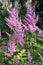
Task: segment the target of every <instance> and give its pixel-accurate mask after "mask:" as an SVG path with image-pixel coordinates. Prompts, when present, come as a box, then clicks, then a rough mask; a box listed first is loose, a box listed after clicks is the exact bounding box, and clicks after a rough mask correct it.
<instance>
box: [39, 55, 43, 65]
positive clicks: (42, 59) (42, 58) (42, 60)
mask: <svg viewBox="0 0 43 65" xmlns="http://www.w3.org/2000/svg"><path fill="white" fill-rule="evenodd" d="M39 56H40V59H41V62H42V65H43V57H42V55H40V54H39Z"/></svg>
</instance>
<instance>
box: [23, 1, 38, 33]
mask: <svg viewBox="0 0 43 65" xmlns="http://www.w3.org/2000/svg"><path fill="white" fill-rule="evenodd" d="M25 6H26V8H27V13H26V15H25V19H23V26H24V28H25V30H27V31H29V32H31V33H33V32H35V31H36V30H37V26H36V25H35V24H36V22H37V21H38V16H37V17H36V15H35V12H34V11H33V9H32V6H31V5H30V4H29V3H28V2H26V3H25Z"/></svg>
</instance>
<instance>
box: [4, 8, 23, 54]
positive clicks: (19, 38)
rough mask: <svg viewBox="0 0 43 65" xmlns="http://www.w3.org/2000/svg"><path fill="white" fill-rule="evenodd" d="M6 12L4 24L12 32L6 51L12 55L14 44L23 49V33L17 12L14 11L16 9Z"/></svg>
mask: <svg viewBox="0 0 43 65" xmlns="http://www.w3.org/2000/svg"><path fill="white" fill-rule="evenodd" d="M7 10H8V13H9V17H8V18H5V21H6V24H7V25H8V26H9V28H10V29H11V30H13V34H12V36H10V37H9V42H8V51H9V52H10V53H14V52H15V44H16V43H19V45H21V47H23V45H24V39H23V36H24V32H23V29H22V25H21V24H22V23H21V20H19V18H18V12H17V11H16V9H13V10H12V11H10V10H9V9H7ZM6 55H7V54H6Z"/></svg>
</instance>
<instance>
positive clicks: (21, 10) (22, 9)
mask: <svg viewBox="0 0 43 65" xmlns="http://www.w3.org/2000/svg"><path fill="white" fill-rule="evenodd" d="M25 14H26V7H21V9H20V11H19V17H20V18H21V19H24V16H25Z"/></svg>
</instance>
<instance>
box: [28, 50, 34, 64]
mask: <svg viewBox="0 0 43 65" xmlns="http://www.w3.org/2000/svg"><path fill="white" fill-rule="evenodd" d="M27 62H28V64H34V62H32V57H31V55H30V51H29V50H28V61H27Z"/></svg>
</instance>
